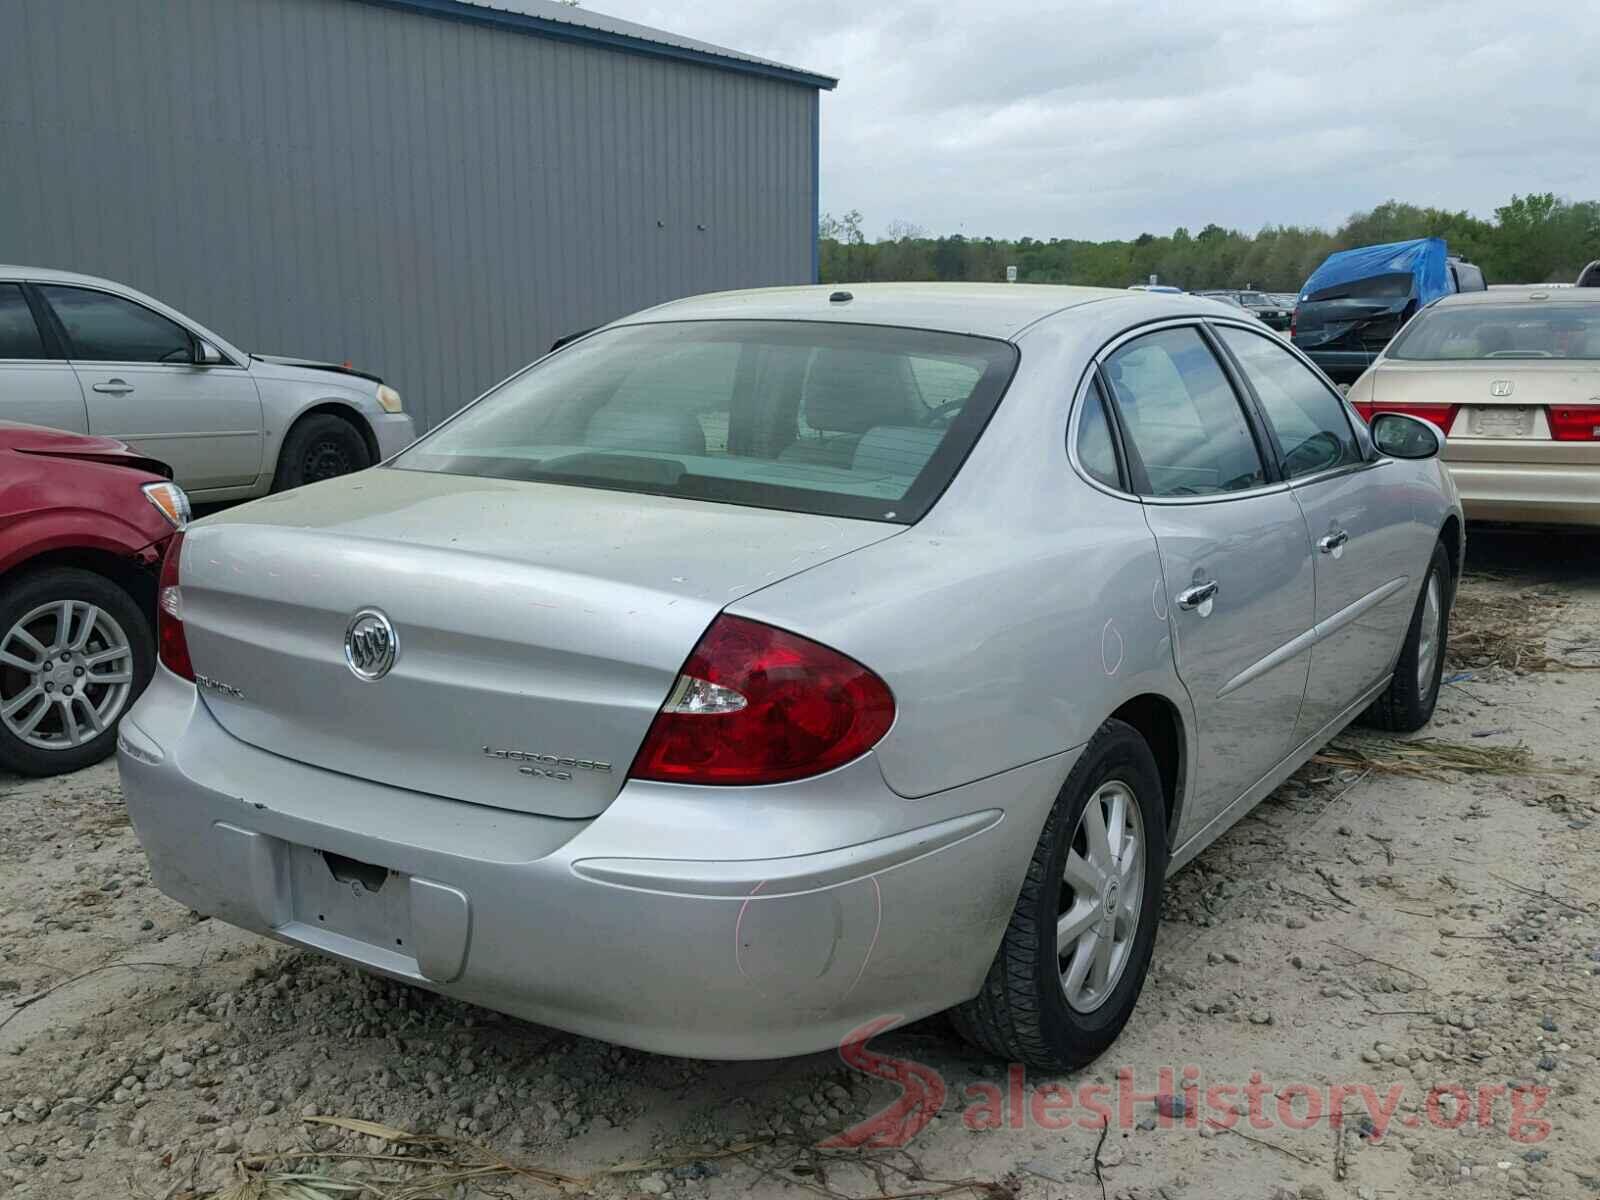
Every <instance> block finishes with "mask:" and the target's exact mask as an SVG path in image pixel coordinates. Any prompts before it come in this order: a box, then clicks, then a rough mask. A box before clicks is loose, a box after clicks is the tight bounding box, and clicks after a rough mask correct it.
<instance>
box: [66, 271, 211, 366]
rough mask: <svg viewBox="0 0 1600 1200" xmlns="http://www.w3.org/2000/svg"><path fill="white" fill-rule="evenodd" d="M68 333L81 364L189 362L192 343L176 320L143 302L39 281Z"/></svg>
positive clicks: (69, 344) (73, 354)
mask: <svg viewBox="0 0 1600 1200" xmlns="http://www.w3.org/2000/svg"><path fill="white" fill-rule="evenodd" d="M39 290H40V291H41V292H43V293H44V297H45V299H46V300H48V301H49V302H50V307H51V308H52V309H54V310H55V314H56V317H57V319H59V320H60V322H61V325H62V327H63V328H64V329H65V330H66V331H67V343H68V347H69V351H70V353H71V355H72V357H73V358H75V359H78V360H80V361H83V362H130V363H132V362H137V363H190V362H193V361H194V349H193V342H192V341H191V339H190V337H189V334H188V332H187V331H186V330H184V329H183V328H182V327H181V326H179V325H177V324H176V323H175V322H172V321H169V320H167V318H166V317H163V316H162V315H161V314H159V313H154V312H151V311H150V310H149V309H148V308H146V307H145V306H144V305H142V304H135V303H134V302H133V301H132V300H124V299H123V298H122V297H121V296H113V295H111V294H110V293H109V292H97V291H94V290H93V289H91V288H78V287H63V286H61V285H59V284H41V285H40V287H39Z"/></svg>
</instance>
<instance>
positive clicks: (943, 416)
mask: <svg viewBox="0 0 1600 1200" xmlns="http://www.w3.org/2000/svg"><path fill="white" fill-rule="evenodd" d="M966 406H967V401H966V397H962V398H961V399H960V400H947V401H946V402H945V403H943V404H941V405H939V407H937V408H930V409H929V410H928V415H927V416H925V417H923V418H922V423H923V424H924V425H936V426H947V425H949V424H950V422H951V421H953V420H954V419H955V418H956V417H957V416H958V415H959V414H960V412H961V410H962V409H963V408H965V407H966Z"/></svg>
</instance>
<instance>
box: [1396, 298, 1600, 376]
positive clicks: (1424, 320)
mask: <svg viewBox="0 0 1600 1200" xmlns="http://www.w3.org/2000/svg"><path fill="white" fill-rule="evenodd" d="M1389 357H1390V358H1406V359H1416V360H1419V361H1424V362H1430V361H1442V360H1445V359H1472V358H1580V359H1600V304H1545V303H1544V302H1542V301H1537V300H1535V301H1529V302H1528V303H1526V304H1518V305H1511V304H1461V305H1456V306H1453V307H1449V308H1429V309H1424V310H1423V311H1422V312H1421V313H1420V314H1418V316H1417V318H1416V320H1414V321H1412V322H1411V324H1410V325H1408V326H1406V331H1405V333H1403V334H1402V335H1401V336H1400V338H1399V340H1397V341H1396V342H1395V343H1394V345H1392V346H1391V347H1389Z"/></svg>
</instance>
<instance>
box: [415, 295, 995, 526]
mask: <svg viewBox="0 0 1600 1200" xmlns="http://www.w3.org/2000/svg"><path fill="white" fill-rule="evenodd" d="M1016 361H1017V352H1016V349H1015V347H1013V346H1011V345H1010V344H1009V343H1006V342H999V341H993V340H990V339H988V338H977V337H968V336H962V335H957V334H947V333H934V332H929V331H926V330H916V329H893V328H884V327H877V326H856V325H840V324H831V323H826V322H809V321H685V322H676V323H662V324H652V325H636V326H626V327H623V328H618V329H611V330H605V331H603V332H601V333H598V334H594V335H592V336H590V337H588V338H585V339H584V340H583V341H581V342H578V343H576V344H574V345H572V346H569V347H568V348H566V349H564V350H562V351H561V352H560V353H559V354H554V355H551V356H550V357H549V358H547V359H545V360H544V361H542V362H540V363H539V364H538V365H537V366H534V367H532V368H530V369H529V370H527V371H525V372H523V373H522V374H521V375H518V376H516V377H515V378H513V379H511V380H508V381H507V382H506V383H505V384H503V385H502V386H501V387H499V388H497V389H496V390H495V391H494V392H492V393H490V394H489V395H487V396H485V397H484V398H483V399H482V400H481V401H480V402H479V403H477V404H475V405H473V406H472V407H471V408H469V409H467V410H466V411H464V412H463V413H462V414H461V415H460V416H459V417H457V418H455V419H454V420H452V421H451V422H449V423H448V424H446V425H444V426H442V427H441V428H439V429H438V430H436V431H435V432H434V433H432V434H430V435H429V436H428V437H426V438H424V439H423V440H422V441H421V442H419V443H417V445H415V446H413V447H412V448H411V449H410V450H408V451H407V452H406V453H404V454H402V455H401V456H400V457H399V459H397V460H396V461H395V463H394V466H396V467H399V468H402V469H406V470H416V471H442V472H448V473H451V474H466V475H488V476H494V477H497V478H506V479H522V480H528V481H534V482H547V483H565V484H575V485H579V486H584V487H596V488H607V489H612V490H616V491H628V492H643V493H648V494H653V495H662V496H681V497H685V498H688V499H696V500H716V501H722V502H725V503H732V504H745V505H751V506H754V507H760V508H780V509H788V510H790V511H794V512H814V513H824V514H829V515H835V516H847V517H861V518H865V519H868V520H879V521H894V522H899V523H905V524H909V523H911V522H914V521H916V520H917V519H918V518H920V517H921V516H922V514H923V513H924V512H925V511H927V508H928V507H929V506H930V505H931V504H932V503H933V501H934V500H935V499H937V498H938V496H939V494H940V493H941V492H943V490H944V489H945V487H946V486H947V485H948V484H949V482H950V480H951V479H952V478H954V476H955V473H956V471H957V470H958V469H959V468H960V466H961V464H962V462H964V461H965V459H966V457H967V453H968V452H969V451H970V450H971V449H972V446H973V444H974V443H975V442H976V440H977V438H978V435H979V434H980V433H981V432H982V431H983V428H984V425H985V424H986V423H987V422H988V419H989V417H990V415H991V414H992V413H993V412H994V408H995V405H996V404H998V403H999V400H1000V396H1001V393H1002V392H1003V391H1004V390H1005V387H1006V384H1007V383H1008V382H1009V381H1010V378H1011V374H1012V371H1013V370H1014V368H1015V366H1016Z"/></svg>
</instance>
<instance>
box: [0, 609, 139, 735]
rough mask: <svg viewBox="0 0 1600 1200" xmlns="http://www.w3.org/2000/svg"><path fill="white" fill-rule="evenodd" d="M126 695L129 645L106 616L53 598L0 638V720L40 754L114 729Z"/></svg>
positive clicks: (129, 684) (130, 686)
mask: <svg viewBox="0 0 1600 1200" xmlns="http://www.w3.org/2000/svg"><path fill="white" fill-rule="evenodd" d="M132 690H133V647H132V646H131V644H130V643H129V641H128V634H127V632H126V631H125V630H124V629H123V628H122V626H121V625H120V624H119V623H118V622H117V620H116V618H114V617H113V616H112V615H111V614H110V613H108V612H106V610H105V609H103V608H100V607H98V606H97V605H94V604H90V603H88V602H87V601H84V600H57V601H53V602H51V603H49V604H42V605H40V606H39V607H38V608H35V609H33V610H32V611H31V612H28V613H25V614H24V615H23V617H22V619H21V620H19V621H17V622H16V624H14V625H12V626H11V628H10V629H8V630H7V631H6V633H5V635H4V637H3V638H0V723H3V724H4V726H5V728H6V729H7V730H8V731H9V732H10V733H11V734H12V736H14V737H16V738H17V739H19V740H20V741H22V742H23V743H25V744H27V745H29V746H33V747H36V748H38V749H40V750H69V749H71V748H73V747H75V746H81V745H83V744H84V743H85V742H88V741H92V740H93V739H94V738H96V737H98V736H99V735H100V734H101V733H103V732H105V730H107V729H109V728H110V727H111V726H112V725H114V724H116V721H117V718H118V717H120V716H121V715H122V710H123V709H124V708H125V707H126V706H127V703H128V697H129V695H130V694H131V693H132Z"/></svg>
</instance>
